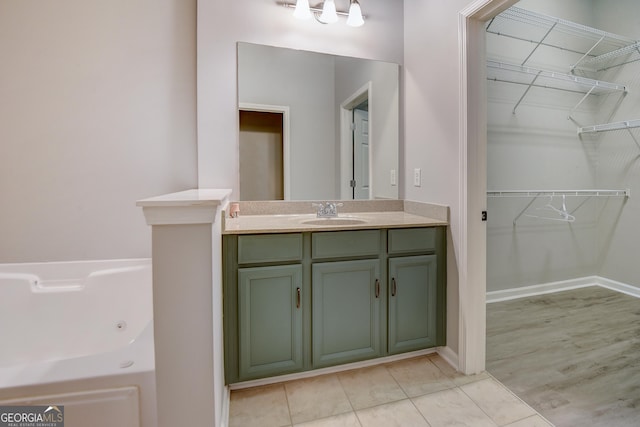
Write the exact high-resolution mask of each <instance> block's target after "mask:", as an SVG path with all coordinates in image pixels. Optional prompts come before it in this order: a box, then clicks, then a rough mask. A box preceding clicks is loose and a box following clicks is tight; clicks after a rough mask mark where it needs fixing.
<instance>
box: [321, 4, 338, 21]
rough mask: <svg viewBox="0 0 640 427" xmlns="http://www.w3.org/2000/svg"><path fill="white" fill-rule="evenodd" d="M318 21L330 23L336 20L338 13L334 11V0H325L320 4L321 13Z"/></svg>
mask: <svg viewBox="0 0 640 427" xmlns="http://www.w3.org/2000/svg"><path fill="white" fill-rule="evenodd" d="M318 20H319V21H320V22H324V23H325V24H331V23H333V22H336V21H337V20H338V14H337V13H336V3H335V1H334V0H325V2H324V5H323V6H322V15H320V18H318Z"/></svg>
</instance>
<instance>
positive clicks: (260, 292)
mask: <svg viewBox="0 0 640 427" xmlns="http://www.w3.org/2000/svg"><path fill="white" fill-rule="evenodd" d="M301 292H302V266H301V265H284V266H269V267H253V268H240V269H238V336H239V342H238V345H239V356H240V361H239V362H240V365H239V374H240V378H243V379H249V378H257V377H264V376H271V375H276V374H280V373H283V372H290V371H297V370H300V369H301V368H302V306H301Z"/></svg>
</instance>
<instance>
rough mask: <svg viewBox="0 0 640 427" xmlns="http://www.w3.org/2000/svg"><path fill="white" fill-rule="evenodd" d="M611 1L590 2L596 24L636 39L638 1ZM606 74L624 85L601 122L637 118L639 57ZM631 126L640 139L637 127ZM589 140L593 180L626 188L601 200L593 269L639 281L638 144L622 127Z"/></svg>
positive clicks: (618, 278)
mask: <svg viewBox="0 0 640 427" xmlns="http://www.w3.org/2000/svg"><path fill="white" fill-rule="evenodd" d="M615 5H616V7H612V2H611V1H603V0H596V1H594V2H593V7H594V17H595V23H596V25H597V26H598V28H601V29H603V30H605V31H611V32H614V33H617V34H622V35H625V36H628V37H632V38H634V39H636V40H638V39H640V20H639V18H638V17H639V16H640V4H639V3H638V2H637V1H634V0H616V2H615ZM638 58H640V54H638V53H636V54H634V55H633V56H632V57H630V58H628V59H630V60H634V59H635V60H637V59H638ZM607 78H611V79H614V81H619V82H621V83H624V84H627V85H629V87H630V90H629V93H628V94H627V96H626V97H625V98H624V100H623V101H622V102H621V103H620V105H619V107H618V108H617V109H616V110H615V114H614V115H613V117H611V118H609V117H606V116H604V117H603V116H602V115H601V116H600V117H599V119H600V120H602V121H601V122H602V123H604V122H606V121H608V120H610V121H613V122H616V121H622V120H634V119H640V93H639V89H640V62H633V63H630V64H627V65H625V66H622V67H617V68H614V69H611V70H610V71H609V72H608V76H607ZM614 101H615V100H613V99H612V100H607V102H605V105H604V106H603V113H604V112H609V111H611V108H610V107H611V103H612V102H614ZM598 123H600V122H598ZM631 132H632V133H633V135H634V137H635V138H636V139H637V140H638V141H640V129H634V130H632V131H631ZM591 143H592V144H595V145H596V146H598V148H599V164H598V185H599V186H601V187H603V188H604V187H612V188H621V189H624V188H629V189H631V197H630V198H629V199H628V200H627V201H626V202H624V201H623V200H620V199H611V200H609V201H607V203H606V204H605V205H604V208H603V211H602V214H601V216H600V225H599V248H600V253H601V255H600V259H601V261H602V264H601V266H600V271H599V275H600V276H603V277H606V278H608V279H612V280H616V281H620V282H622V283H626V284H629V285H633V286H639V287H640V275H639V274H638V262H637V259H638V257H637V248H638V241H640V227H638V218H639V217H640V199H639V198H638V197H637V195H638V194H639V192H640V162H639V159H640V157H639V156H640V147H638V146H637V145H636V144H635V143H634V141H633V138H632V137H631V135H629V133H628V132H627V131H614V132H607V133H602V134H599V135H598V136H597V138H595V139H593V138H591Z"/></svg>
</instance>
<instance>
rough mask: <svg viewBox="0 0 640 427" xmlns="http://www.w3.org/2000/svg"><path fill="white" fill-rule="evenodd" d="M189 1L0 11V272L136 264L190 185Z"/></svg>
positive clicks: (27, 5) (28, 4) (77, 0)
mask: <svg viewBox="0 0 640 427" xmlns="http://www.w3.org/2000/svg"><path fill="white" fill-rule="evenodd" d="M195 8H196V3H195V0H189V1H185V0H158V1H151V0H134V1H127V2H95V1H86V0H57V1H55V2H42V1H36V0H25V1H3V2H0V57H2V66H1V67H0V98H1V99H2V102H0V141H1V143H0V197H1V200H2V202H0V218H1V219H0V236H1V237H0V262H22V261H56V260H81V259H105V258H132V257H149V256H150V254H151V249H150V248H151V236H150V230H149V227H147V225H146V224H145V222H144V217H143V216H142V213H141V212H140V209H139V208H136V206H135V201H136V200H137V199H141V198H144V197H148V196H152V195H156V194H161V193H166V192H171V191H176V190H181V189H184V188H189V187H193V186H195V185H196V133H195V131H196V129H195V126H196V116H195V106H196V105H195V101H196V100H195V96H196V92H195V70H196V68H195V49H196V46H195V27H194V23H195V12H196V10H195Z"/></svg>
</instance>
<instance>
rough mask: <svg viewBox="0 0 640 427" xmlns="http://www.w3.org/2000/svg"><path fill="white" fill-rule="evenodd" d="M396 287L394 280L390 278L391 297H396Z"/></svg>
mask: <svg viewBox="0 0 640 427" xmlns="http://www.w3.org/2000/svg"><path fill="white" fill-rule="evenodd" d="M397 290H398V289H397V286H396V278H395V277H392V278H391V296H392V297H395V296H396V291H397Z"/></svg>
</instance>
